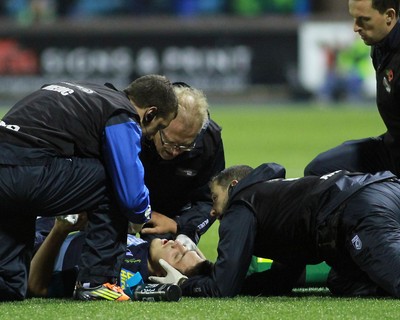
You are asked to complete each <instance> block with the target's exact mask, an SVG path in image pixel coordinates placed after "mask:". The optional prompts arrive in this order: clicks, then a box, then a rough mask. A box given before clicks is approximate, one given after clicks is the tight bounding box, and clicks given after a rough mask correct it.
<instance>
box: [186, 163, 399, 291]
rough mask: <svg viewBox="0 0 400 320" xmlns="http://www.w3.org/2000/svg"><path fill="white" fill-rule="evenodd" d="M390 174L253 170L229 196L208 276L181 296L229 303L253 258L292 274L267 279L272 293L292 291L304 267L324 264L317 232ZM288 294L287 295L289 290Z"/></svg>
mask: <svg viewBox="0 0 400 320" xmlns="http://www.w3.org/2000/svg"><path fill="white" fill-rule="evenodd" d="M393 177H394V175H393V174H392V173H390V172H382V173H377V174H375V175H372V174H350V173H348V172H346V171H337V172H335V173H332V174H329V175H325V176H322V177H316V176H309V177H304V178H298V179H284V178H285V169H284V168H283V167H282V166H280V165H278V164H275V163H268V164H263V165H261V166H259V167H258V168H256V169H254V170H253V171H252V172H251V173H250V174H249V175H248V176H247V177H245V178H244V179H243V180H241V181H240V182H239V183H238V184H237V185H236V186H235V187H234V188H233V190H232V191H231V194H230V196H229V201H228V206H227V210H226V211H225V213H224V215H223V217H222V219H221V222H220V228H219V244H218V258H217V261H216V263H215V265H214V268H213V271H212V273H211V275H209V276H196V277H192V278H190V279H189V280H187V281H186V282H185V283H184V284H183V286H182V289H183V294H184V295H189V296H210V297H231V296H235V295H237V294H239V293H240V291H241V289H242V287H243V285H244V283H245V277H246V273H247V270H248V268H249V265H250V261H251V257H252V255H255V256H258V257H264V258H269V259H272V260H274V262H275V261H277V262H279V263H283V264H285V265H289V266H290V267H291V268H290V270H288V272H286V273H285V276H284V277H281V278H279V276H278V275H276V276H274V277H272V278H271V282H270V283H269V285H270V286H271V287H272V288H271V289H272V290H273V289H275V288H273V287H274V286H277V287H278V289H279V286H283V285H285V286H286V285H288V286H289V287H290V286H291V288H292V287H293V286H294V285H295V283H296V281H297V279H298V277H299V276H300V274H301V272H302V271H303V270H304V267H305V265H306V264H317V263H320V262H322V261H323V260H324V256H323V255H322V254H321V253H320V250H319V239H318V230H319V227H320V226H322V225H323V224H324V222H325V221H326V219H328V218H329V217H330V215H331V214H332V213H333V212H335V210H336V209H337V208H338V207H339V206H340V204H341V203H343V202H344V201H346V200H347V199H348V198H349V197H350V196H351V195H352V194H354V193H355V192H357V191H358V190H360V189H361V188H364V187H365V186H367V185H368V184H370V183H374V182H377V181H382V180H386V179H389V178H393ZM291 288H290V289H291Z"/></svg>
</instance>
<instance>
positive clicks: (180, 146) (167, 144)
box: [158, 130, 196, 151]
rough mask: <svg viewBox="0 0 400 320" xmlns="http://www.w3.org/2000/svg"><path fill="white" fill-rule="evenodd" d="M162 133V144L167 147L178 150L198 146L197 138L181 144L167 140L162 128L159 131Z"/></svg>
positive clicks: (187, 149)
mask: <svg viewBox="0 0 400 320" xmlns="http://www.w3.org/2000/svg"><path fill="white" fill-rule="evenodd" d="M158 132H159V133H160V139H161V144H162V146H163V147H165V148H169V149H173V150H177V151H192V150H193V149H194V147H195V146H196V140H195V141H193V142H192V143H191V144H188V145H184V144H183V145H179V144H176V143H172V142H168V141H166V140H165V137H164V133H163V131H162V130H160V131H158Z"/></svg>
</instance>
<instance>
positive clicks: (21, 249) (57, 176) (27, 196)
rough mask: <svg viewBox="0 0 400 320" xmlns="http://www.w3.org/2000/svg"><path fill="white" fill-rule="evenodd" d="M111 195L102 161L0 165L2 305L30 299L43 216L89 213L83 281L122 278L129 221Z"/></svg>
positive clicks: (53, 161) (77, 159) (50, 160)
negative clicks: (31, 267)
mask: <svg viewBox="0 0 400 320" xmlns="http://www.w3.org/2000/svg"><path fill="white" fill-rule="evenodd" d="M111 194H112V193H111V192H110V188H109V183H108V178H107V175H106V172H105V169H104V167H103V165H102V163H101V162H100V161H99V160H97V159H81V158H71V159H66V158H48V159H46V160H45V161H43V163H41V164H38V163H35V165H4V164H3V165H0V219H1V223H0V244H1V245H0V301H1V300H22V299H24V298H25V297H26V293H27V279H28V274H29V265H30V260H31V257H32V250H33V242H34V231H35V219H36V216H38V215H41V216H56V215H63V214H71V213H79V212H83V211H86V212H90V214H89V215H88V218H89V219H88V220H89V222H88V227H87V238H86V242H85V246H84V249H83V253H82V258H81V266H80V274H79V276H78V280H80V281H82V282H96V283H102V282H106V281H110V278H114V277H118V275H119V271H120V268H121V264H122V259H123V257H124V255H125V248H126V232H127V225H128V221H127V218H126V217H125V216H123V215H122V214H120V213H119V212H118V210H117V209H116V206H115V205H113V203H115V201H113V199H112V198H111Z"/></svg>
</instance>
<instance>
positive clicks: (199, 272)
mask: <svg viewBox="0 0 400 320" xmlns="http://www.w3.org/2000/svg"><path fill="white" fill-rule="evenodd" d="M213 268H214V264H213V263H212V262H211V261H210V260H204V261H202V262H199V263H198V264H196V265H195V266H194V267H193V268H191V269H189V270H187V271H186V272H185V275H186V276H188V277H194V276H209V275H210V274H211V272H212V269H213Z"/></svg>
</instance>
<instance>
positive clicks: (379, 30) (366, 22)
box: [349, 0, 395, 45]
mask: <svg viewBox="0 0 400 320" xmlns="http://www.w3.org/2000/svg"><path fill="white" fill-rule="evenodd" d="M349 13H350V15H351V16H352V17H353V19H354V24H353V30H354V32H356V33H358V34H359V35H360V37H361V39H362V40H363V41H364V43H365V44H366V45H374V44H376V43H378V42H380V41H381V40H382V39H383V38H385V37H386V36H387V34H388V33H389V32H390V30H391V29H392V28H393V26H394V24H395V21H394V20H393V19H394V18H393V15H394V10H393V9H388V10H387V11H386V12H385V13H384V14H381V13H379V11H378V10H376V9H374V8H372V0H349Z"/></svg>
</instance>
